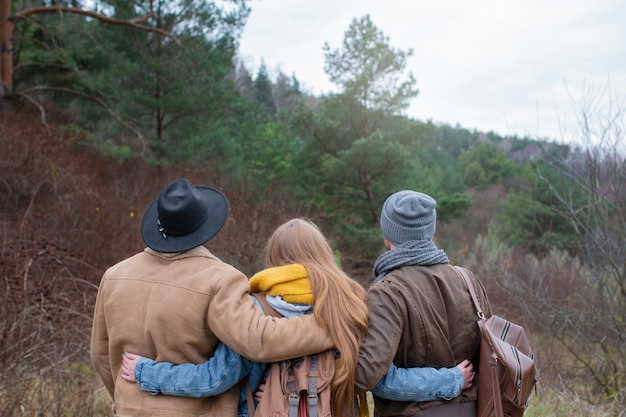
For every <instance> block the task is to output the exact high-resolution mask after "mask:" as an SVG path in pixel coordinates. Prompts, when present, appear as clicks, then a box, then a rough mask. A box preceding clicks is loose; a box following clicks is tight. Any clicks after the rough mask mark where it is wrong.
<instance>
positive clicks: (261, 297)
mask: <svg viewBox="0 0 626 417" xmlns="http://www.w3.org/2000/svg"><path fill="white" fill-rule="evenodd" d="M252 296H254V298H256V300H257V301H258V302H259V304H261V309H262V310H263V313H265V315H266V316H274V317H283V315H282V314H280V313H279V312H278V311H276V310H275V309H274V308H273V307H272V306H271V305H270V304H269V303H268V302H267V300H266V299H265V294H263V293H253V294H252ZM246 397H247V401H248V416H249V417H254V411H255V409H254V398H253V397H252V390H251V388H250V378H246Z"/></svg>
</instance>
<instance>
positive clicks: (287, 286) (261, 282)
mask: <svg viewBox="0 0 626 417" xmlns="http://www.w3.org/2000/svg"><path fill="white" fill-rule="evenodd" d="M250 292H262V293H264V294H267V295H280V296H281V297H282V298H283V300H285V301H287V302H288V303H296V304H314V303H315V299H314V298H313V290H312V289H311V281H309V275H308V274H307V271H306V268H305V267H304V266H303V265H300V264H291V265H284V266H275V267H272V268H267V269H264V270H262V271H260V272H257V273H256V274H254V276H253V277H252V278H250Z"/></svg>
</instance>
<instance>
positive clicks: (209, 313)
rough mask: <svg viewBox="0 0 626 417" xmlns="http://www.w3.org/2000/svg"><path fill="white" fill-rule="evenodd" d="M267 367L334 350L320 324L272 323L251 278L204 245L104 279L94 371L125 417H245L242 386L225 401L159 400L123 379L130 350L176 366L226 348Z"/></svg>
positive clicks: (144, 257) (129, 265)
mask: <svg viewBox="0 0 626 417" xmlns="http://www.w3.org/2000/svg"><path fill="white" fill-rule="evenodd" d="M220 340H221V341H223V342H224V343H226V344H227V345H229V346H230V347H231V348H233V349H234V350H235V351H237V352H239V353H241V354H242V355H244V356H246V357H248V358H250V359H252V360H254V361H259V362H270V361H278V360H283V359H286V358H290V357H294V356H301V355H307V354H312V353H315V352H320V351H324V350H326V349H329V348H331V347H332V346H333V344H332V341H331V340H330V338H329V337H328V336H327V335H326V333H325V332H324V331H323V330H322V329H321V328H320V327H319V326H318V325H317V323H316V321H315V318H314V317H313V316H312V315H311V316H303V317H299V318H291V319H277V318H274V317H269V316H265V315H264V314H263V313H262V311H261V310H260V309H259V308H258V307H257V306H256V305H255V304H254V302H253V300H252V298H251V297H250V295H249V283H248V279H247V278H246V277H245V276H244V275H243V274H242V273H241V272H240V271H238V270H237V269H235V268H234V267H232V266H231V265H228V264H226V263H224V262H222V261H220V260H219V259H218V258H216V257H215V256H214V255H212V254H211V252H210V251H209V250H208V249H206V248H205V247H203V246H201V247H198V248H195V249H192V250H190V251H187V252H181V253H177V254H164V253H159V252H155V251H152V250H150V249H146V250H145V251H143V252H141V253H138V254H136V255H134V256H132V257H130V258H128V259H126V260H123V261H121V262H119V263H118V264H116V265H114V266H112V267H111V268H109V269H108V270H107V271H106V272H105V274H104V276H103V277H102V280H101V283H100V288H99V290H98V296H97V300H96V305H95V311H94V318H93V328H92V337H91V359H92V363H93V366H94V367H95V369H96V371H97V372H98V374H99V375H100V377H101V378H102V380H103V381H104V385H105V386H106V388H107V390H108V391H109V393H110V394H111V396H112V398H113V401H114V409H115V412H116V415H117V416H122V417H126V416H136V417H143V416H153V417H158V416H168V417H183V416H184V417H194V416H198V417H200V416H230V417H234V416H236V415H237V404H238V400H239V387H238V386H235V387H233V388H232V389H231V390H230V391H228V392H226V393H224V394H222V395H219V396H217V397H207V398H182V397H174V396H166V395H151V394H150V393H148V392H144V391H140V390H139V388H138V387H137V385H136V384H133V383H129V382H127V381H124V380H123V379H122V378H121V376H120V366H121V362H122V354H123V353H124V352H125V351H128V352H133V353H137V354H140V355H143V356H147V357H150V358H153V359H155V360H157V361H169V362H173V363H203V362H205V361H207V360H208V359H209V358H210V357H211V356H212V355H213V352H214V351H215V349H216V347H217V344H218V342H219V341H220Z"/></svg>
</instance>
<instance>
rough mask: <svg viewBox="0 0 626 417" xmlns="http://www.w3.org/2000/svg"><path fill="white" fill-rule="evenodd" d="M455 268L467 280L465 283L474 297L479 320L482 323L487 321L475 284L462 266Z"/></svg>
mask: <svg viewBox="0 0 626 417" xmlns="http://www.w3.org/2000/svg"><path fill="white" fill-rule="evenodd" d="M455 268H456V269H457V270H458V271H459V272H460V273H461V275H462V276H463V278H464V279H465V283H466V284H467V288H468V289H469V292H470V295H471V296H472V301H473V302H474V307H475V308H476V314H477V315H478V318H480V319H481V320H482V321H485V314H484V313H483V309H482V308H481V306H480V302H479V301H478V296H477V295H476V290H475V289H474V284H472V280H471V279H470V277H469V275H467V272H465V270H464V269H463V268H461V267H460V266H455Z"/></svg>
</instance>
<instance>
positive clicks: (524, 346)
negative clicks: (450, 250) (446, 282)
mask: <svg viewBox="0 0 626 417" xmlns="http://www.w3.org/2000/svg"><path fill="white" fill-rule="evenodd" d="M457 269H458V270H459V272H460V273H461V275H463V278H464V279H465V282H466V283H467V286H468V288H469V292H470V294H471V296H472V300H473V301H474V305H475V307H476V312H477V314H478V317H479V320H478V327H479V328H480V332H481V342H480V357H479V362H478V413H477V416H478V417H522V415H523V414H524V411H526V407H527V402H528V398H529V397H530V395H531V393H532V391H533V389H535V390H536V386H537V369H536V367H535V355H534V354H533V353H532V350H531V348H530V343H529V342H528V339H527V338H526V333H525V332H524V328H523V327H522V326H520V325H517V324H515V323H511V322H510V321H508V320H506V319H504V318H502V317H499V316H496V315H492V316H491V317H489V318H486V317H485V315H484V314H483V311H482V308H481V306H480V303H479V302H478V297H477V296H476V290H475V289H474V285H473V284H472V281H471V280H470V278H469V276H468V275H467V273H466V272H465V271H464V270H463V268H460V267H457Z"/></svg>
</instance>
